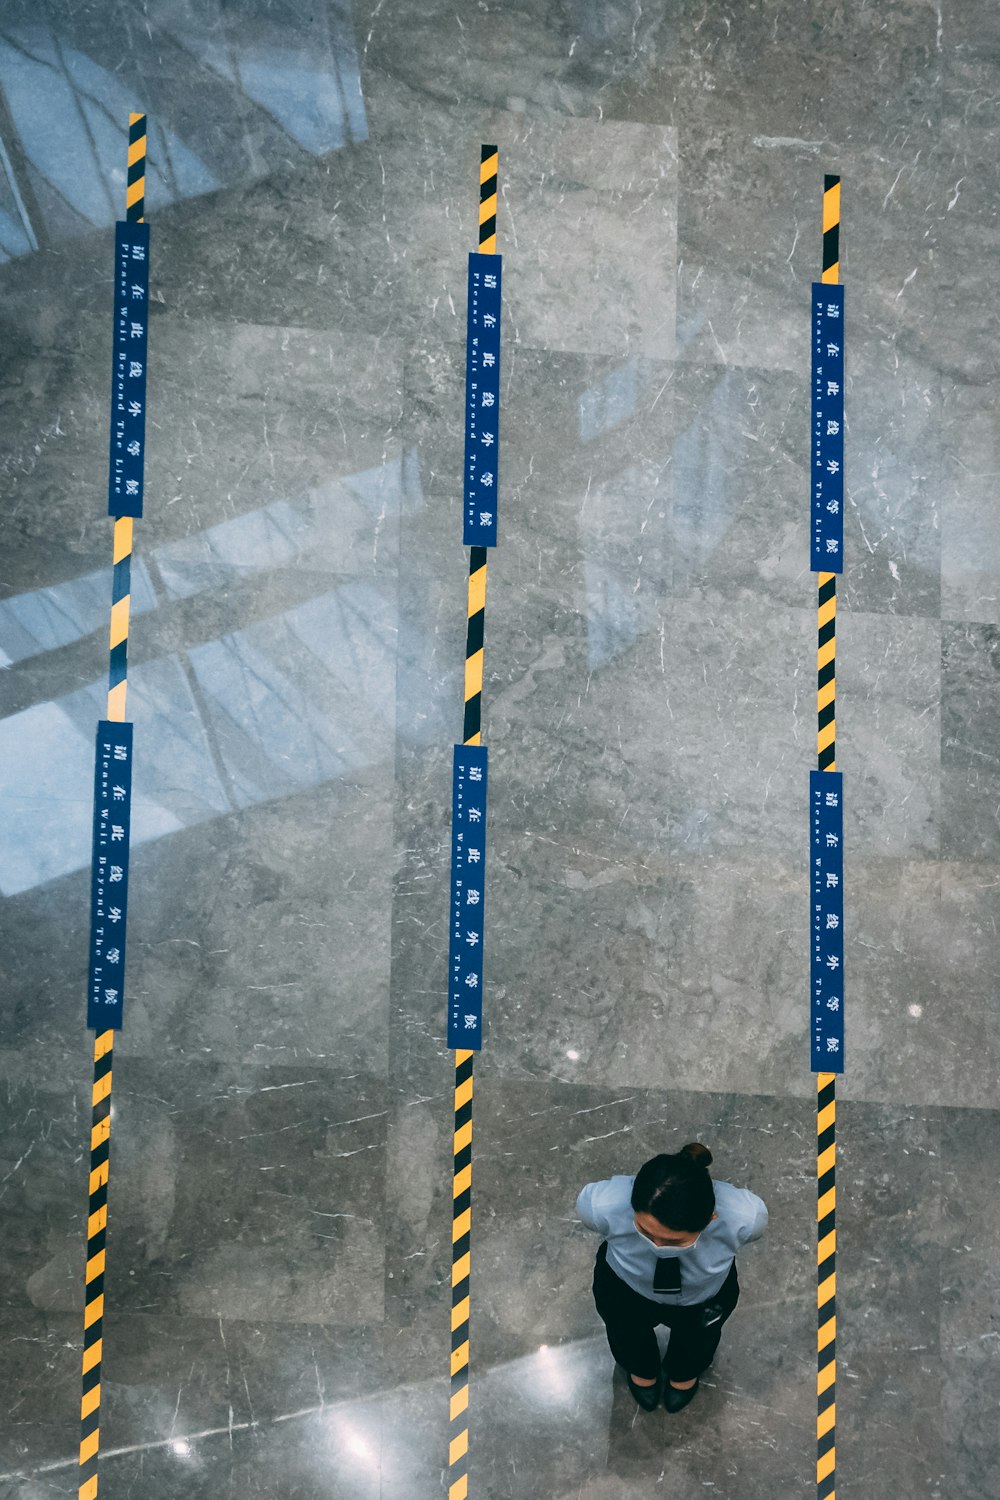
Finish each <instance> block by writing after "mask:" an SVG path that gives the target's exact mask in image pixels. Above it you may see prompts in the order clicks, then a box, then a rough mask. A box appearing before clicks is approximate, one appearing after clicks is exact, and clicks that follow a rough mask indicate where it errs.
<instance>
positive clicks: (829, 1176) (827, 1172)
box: [816, 176, 840, 1500]
mask: <svg viewBox="0 0 1000 1500" xmlns="http://www.w3.org/2000/svg"><path fill="white" fill-rule="evenodd" d="M823 186H824V191H823V280H824V281H825V282H827V283H829V284H831V285H836V284H837V282H838V280H839V278H840V178H839V177H830V176H828V177H826V178H825V179H824V185H823ZM816 629H817V637H816V641H817V644H816V755H817V764H818V768H819V770H821V771H835V770H836V769H837V743H836V739H837V712H836V710H837V575H836V573H819V574H817V609H816ZM816 1089H817V1093H816V1193H817V1203H816V1219H817V1224H816V1236H817V1243H816V1300H817V1334H816V1353H817V1368H816V1402H817V1406H816V1495H817V1500H836V1485H837V1447H836V1442H837V1079H836V1074H834V1073H818V1074H817V1075H816Z"/></svg>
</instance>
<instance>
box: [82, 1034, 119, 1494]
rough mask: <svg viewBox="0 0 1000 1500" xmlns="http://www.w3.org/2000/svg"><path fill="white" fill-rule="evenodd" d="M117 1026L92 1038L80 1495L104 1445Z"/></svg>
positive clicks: (91, 1485) (88, 1488)
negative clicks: (106, 1277)
mask: <svg viewBox="0 0 1000 1500" xmlns="http://www.w3.org/2000/svg"><path fill="white" fill-rule="evenodd" d="M114 1040H115V1034H114V1032H113V1031H104V1032H101V1034H100V1035H99V1036H97V1037H96V1038H95V1039H94V1085H93V1091H92V1096H91V1126H90V1188H89V1196H88V1206H87V1270H86V1278H85V1280H86V1290H85V1294H84V1300H85V1309H84V1315H83V1400H82V1402H81V1405H80V1423H81V1427H80V1489H79V1496H80V1500H95V1497H96V1495H97V1450H98V1447H99V1445H100V1419H101V1358H102V1354H103V1348H104V1259H105V1237H106V1234H107V1224H108V1159H109V1151H110V1137H111V1067H112V1061H113V1057H114Z"/></svg>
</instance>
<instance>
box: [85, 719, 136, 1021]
mask: <svg viewBox="0 0 1000 1500" xmlns="http://www.w3.org/2000/svg"><path fill="white" fill-rule="evenodd" d="M131 806H132V725H131V724H118V723H112V722H111V721H109V720H107V719H102V720H101V721H100V722H99V724H98V726H97V759H96V771H95V775H94V857H93V862H92V866H91V877H90V879H91V897H90V964H89V972H88V984H87V1025H88V1026H89V1027H91V1028H92V1029H93V1030H94V1031H107V1030H108V1029H109V1028H112V1029H114V1030H116V1031H120V1030H121V1025H122V1015H123V1010H124V1004H125V994H124V992H125V918H126V912H127V910H128V845H129V822H130V811H131Z"/></svg>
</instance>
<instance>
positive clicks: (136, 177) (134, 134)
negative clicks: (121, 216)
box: [125, 115, 146, 224]
mask: <svg viewBox="0 0 1000 1500" xmlns="http://www.w3.org/2000/svg"><path fill="white" fill-rule="evenodd" d="M145 213H146V116H145V115H129V117H128V184H127V186H126V188H125V217H126V219H128V220H129V222H130V223H131V222H133V221H134V222H136V223H139V224H141V223H142V220H143V218H144V217H145Z"/></svg>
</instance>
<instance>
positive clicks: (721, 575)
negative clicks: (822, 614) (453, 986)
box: [0, 0, 1000, 1500]
mask: <svg viewBox="0 0 1000 1500" xmlns="http://www.w3.org/2000/svg"><path fill="white" fill-rule="evenodd" d="M998 60H1000V10H998V9H997V7H996V6H995V5H993V4H990V3H988V0H960V3H958V4H946V3H945V0H941V3H940V4H935V3H932V0H887V3H883V4H879V5H873V4H867V5H863V4H860V3H858V4H850V5H845V6H835V7H831V6H829V5H819V4H817V3H815V0H805V3H793V0H760V3H753V4H751V3H746V4H741V5H738V4H729V5H724V4H720V3H716V0H676V3H671V4H670V5H667V4H664V3H661V4H653V5H650V4H646V5H640V4H638V3H633V0H629V3H625V0H600V3H598V0H562V3H556V0H547V3H543V0H539V3H528V0H524V3H522V4H520V5H500V4H489V5H487V4H485V3H480V4H477V5H472V4H467V5H454V4H450V5H445V4H441V3H439V0H420V3H419V4H413V3H406V4H404V3H402V0H370V3H363V4H362V3H359V4H356V5H355V6H354V8H353V11H352V10H351V9H350V6H349V0H337V3H331V0H318V3H317V4H315V5H306V4H305V3H304V0H302V3H301V4H295V3H293V0H269V3H264V0H242V3H240V4H234V5H230V6H227V5H223V4H222V3H221V0H157V4H156V5H152V4H149V5H145V4H131V3H128V4H127V3H125V0H92V3H90V4H87V5H81V4H78V3H76V0H74V3H69V0H31V3H30V4H28V3H24V0H6V3H5V5H4V6H3V12H2V16H0V141H2V143H3V159H2V161H0V169H2V170H0V258H2V261H3V263H2V264H0V317H2V345H0V347H2V350H3V354H2V369H0V405H2V422H0V484H2V491H0V496H2V500H0V503H2V516H3V527H2V543H3V545H2V559H3V561H2V568H0V590H2V600H0V651H2V652H3V654H4V657H5V658H6V660H7V669H6V670H5V671H4V672H2V673H0V694H2V705H0V778H2V785H3V803H2V805H3V814H2V819H0V897H2V916H3V937H2V943H0V953H2V968H3V977H4V980H5V984H4V994H5V996H6V1006H5V1024H4V1027H3V1032H2V1035H0V1070H2V1079H3V1085H4V1107H3V1116H2V1118H3V1130H2V1137H0V1140H2V1144H0V1153H2V1154H0V1197H2V1200H3V1212H4V1233H3V1236H2V1238H0V1268H2V1273H3V1274H2V1285H3V1295H2V1302H3V1307H2V1314H0V1319H2V1330H3V1336H2V1347H3V1364H4V1369H3V1374H4V1379H3V1391H4V1393H5V1397H6V1399H5V1400H4V1401H3V1402H2V1403H0V1406H2V1409H3V1412H4V1415H3V1416H2V1417H0V1495H2V1496H3V1497H4V1500H6V1497H16V1500H47V1497H49V1496H55V1495H66V1494H69V1493H73V1494H75V1493H76V1472H75V1470H76V1455H77V1445H78V1441H79V1422H78V1417H77V1413H78V1411H79V1361H80V1347H81V1343H82V1305H83V1294H82V1272H83V1247H84V1229H85V1211H86V1198H85V1169H86V1158H85V1143H86V1140H87V1131H88V1125H89V1106H88V1101H89V1074H90V1064H89V1035H88V1033H87V1032H86V1030H85V1027H84V974H85V954H86V936H87V931H86V929H87V921H88V911H89V894H88V891H89V885H88V865H89V858H90V831H89V830H90V811H91V809H90V797H91V776H92V763H93V732H94V723H95V721H96V719H97V718H98V717H99V716H100V715H102V714H103V712H104V701H105V700H104V692H105V682H106V669H107V618H108V607H109V600H110V559H111V527H110V523H109V521H108V518H107V515H106V499H105V493H106V466H107V402H108V391H109V379H108V365H109V346H110V332H111V329H110V282H111V259H112V245H113V229H112V223H113V220H114V219H115V218H116V217H118V216H119V215H120V214H121V213H122V204H123V193H124V186H123V183H124V160H125V154H124V153H125V147H124V127H125V125H126V123H127V116H128V111H129V109H130V108H144V109H146V110H147V111H148V113H149V116H150V120H151V129H152V132H153V133H152V135H151V162H150V175H149V190H148V195H147V203H148V218H149V222H150V224H151V226H152V228H151V233H152V246H153V249H152V287H153V296H154V299H155V301H154V308H153V315H152V318H151V337H150V368H151V384H150V419H151V425H150V428H149V446H148V460H147V468H146V483H147V498H146V515H145V517H144V518H143V519H142V521H141V522H139V523H137V529H136V565H135V572H134V589H133V623H132V632H131V639H130V672H129V718H130V719H132V720H133V721H134V723H135V735H136V802H135V808H134V826H133V854H132V875H131V890H130V912H129V917H130V924H129V941H128V987H127V989H128V999H127V1007H126V1023H125V1031H124V1033H123V1035H122V1037H121V1038H120V1041H119V1044H118V1047H117V1049H116V1057H117V1063H116V1069H115V1090H114V1099H115V1118H114V1126H113V1146H112V1173H111V1198H110V1233H109V1269H108V1280H107V1317H106V1353H105V1361H104V1373H105V1399H104V1414H105V1415H104V1422H103V1424H102V1454H103V1455H104V1458H103V1462H102V1470H101V1473H102V1478H101V1495H102V1497H103V1496H107V1497H108V1500H120V1497H125V1496H131V1495H140V1494H141V1495H143V1496H144V1497H150V1500H160V1497H163V1500H167V1497H170V1500H173V1497H174V1496H176V1495H179V1494H184V1495H185V1496H188V1497H191V1500H197V1497H202V1496H209V1495H211V1496H212V1497H213V1500H214V1497H218V1496H220V1495H221V1496H239V1497H241V1500H244V1497H245V1500H256V1497H260V1500H271V1497H281V1500H284V1497H289V1500H292V1497H302V1500H313V1497H320V1496H323V1497H325V1500H331V1497H335V1496H336V1497H345V1500H346V1497H351V1500H359V1497H361V1500H367V1497H375V1496H381V1497H392V1500H404V1497H405V1500H412V1497H416V1496H434V1495H438V1494H441V1493H443V1492H445V1491H444V1489H443V1485H444V1482H445V1470H444V1466H445V1462H446V1458H447V1391H448V1354H447V1350H448V1296H449V1294H448V1272H449V1253H450V1201H449V1195H450V1178H449V1169H450V1147H451V1133H450V1132H451V1117H450V1107H451V1094H450V1090H451V1083H452V1075H451V1054H450V1053H449V1052H448V1050H447V1047H446V1043H445V1036H444V1020H445V993H444V990H445V985H444V980H445V962H446V937H447V929H446V904H447V891H446V878H447V868H448V840H449V822H450V789H449V783H450V763H451V762H450V756H451V750H450V747H451V745H452V744H453V742H454V741H455V740H456V739H457V738H459V737H460V735H461V722H462V719H461V713H462V706H461V700H462V659H463V647H464V615H465V571H466V566H467V560H466V559H467V554H466V553H465V552H464V550H463V548H462V545H461V525H460V509H461V507H460V475H461V462H462V431H461V414H462V380H463V369H464V336H465V335H464V314H465V267H466V254H467V252H468V250H470V249H471V248H473V247H474V242H475V225H476V201H477V180H478V160H479V146H480V143H481V142H483V141H496V142H497V143H498V144H499V147H500V182H501V205H500V214H499V243H498V248H499V249H500V250H501V251H502V253H503V256H504V290H505V299H506V300H505V327H504V355H503V362H504V369H503V393H504V395H503V402H504V405H503V415H502V445H503V458H502V466H501V474H502V492H501V507H502V509H501V522H500V525H501V542H500V547H499V549H498V551H497V553H496V554H495V556H493V557H492V558H491V564H490V573H489V596H488V605H487V630H486V684H485V709H484V726H485V739H486V741H487V742H488V743H489V745H490V750H491V768H490V781H491V800H490V865H489V880H488V911H487V953H486V965H487V969H486V972H487V982H488V994H487V1022H488V1026H487V1039H486V1043H485V1047H484V1050H483V1053H482V1055H481V1059H480V1061H479V1063H478V1065H477V1074H476V1076H477V1087H476V1112H475V1122H476V1123H475V1132H476V1133H475V1175H474V1231H473V1233H474V1250H475V1253H474V1260H473V1266H474V1270H473V1314H472V1350H473V1356H472V1406H471V1411H472V1449H471V1453H472V1458H471V1476H472V1482H471V1489H470V1496H472V1497H475V1500H487V1497H488V1500H494V1497H497V1500H499V1497H511V1500H521V1497H523V1500H535V1497H537V1496H540V1495H546V1496H552V1497H556V1500H571V1497H572V1500H626V1497H629V1500H630V1497H632V1496H640V1495H648V1494H663V1495H667V1494H669V1495H671V1496H674V1497H676V1500H694V1497H696V1496H698V1497H701V1496H703V1495H705V1494H707V1493H711V1494H712V1495H714V1496H716V1497H718V1500H758V1497H759V1500H765V1497H767V1500H773V1497H775V1496H780V1497H785V1496H792V1495H808V1494H810V1493H812V1487H813V1473H814V1470H813V1465H814V1455H815V1439H814V1430H815V1425H814V1424H815V1416H814V1413H815V1397H814V1394H813V1392H814V1388H815V1387H814V1381H815V1374H814V1371H815V1318H816V1314H815V1306H816V1300H815V1298H816V1291H815V1247H814V1237H815V1229H814V1218H815V1158H814V1138H815V1137H814V1127H815V1111H814V1080H813V1076H812V1074H811V1073H810V1071H809V1059H808V1037H807V999H806V996H807V975H808V970H807V961H808V931H807V909H806V908H807V882H806V873H807V852H808V849H807V817H806V813H807V796H808V777H809V771H810V769H811V768H812V767H814V766H815V689H814V683H815V677H814V672H815V576H814V575H813V574H811V573H810V572H809V557H808V546H807V543H808V502H807V495H808V491H807V475H806V468H805V464H806V429H807V417H808V411H807V402H808V357H809V345H808V315H809V286H810V282H811V281H812V280H813V279H814V278H816V277H817V276H818V271H819V264H820V261H819V251H820V244H819V240H820V199H821V192H822V183H823V173H824V171H834V172H839V173H840V174H842V177H843V182H844V189H843V203H844V235H843V246H844V254H843V264H842V270H843V279H844V282H845V284H846V288H847V292H846V295H847V307H848V319H849V348H848V356H849V384H848V413H849V435H848V450H847V451H848V479H849V499H848V507H847V515H846V537H847V566H846V572H845V575H844V577H843V580H842V582H841V585H840V590H839V604H838V609H839V623H838V640H839V646H838V665H839V676H838V685H839V686H838V699H837V705H838V725H839V735H838V751H839V753H838V768H839V769H840V770H841V771H843V773H844V777H845V793H846V824H845V834H846V836H845V843H846V850H847V854H846V861H845V868H846V887H845V896H846V923H845V927H846V942H847V975H848V982H847V1038H848V1061H847V1071H846V1074H845V1076H844V1078H843V1080H842V1083H841V1085H840V1088H839V1091H838V1093H839V1099H840V1107H839V1112H838V1125H839V1142H840V1152H839V1159H838V1182H839V1189H840V1190H839V1203H838V1206H839V1212H838V1240H839V1244H838V1251H839V1255H838V1271H839V1276H838V1315H839V1316H838V1324H839V1326H838V1348H839V1351H840V1364H839V1380H838V1396H839V1399H838V1418H839V1420H838V1439H839V1440H838V1458H839V1462H838V1486H837V1491H838V1496H839V1500H861V1497H865V1500H868V1497H870V1496H872V1495H874V1494H876V1493H877V1494H893V1495H895V1494H915V1495H922V1496H928V1497H931V1500H934V1497H938V1496H940V1497H948V1500H986V1497H991V1500H995V1496H996V1494H997V1490H998V1478H997V1475H998V1468H1000V1442H998V1437H997V1433H998V1430H1000V1405H998V1394H997V1393H998V1390H1000V1379H998V1376H1000V1323H998V1319H997V1306H998V1293H1000V1251H998V1248H997V1246H998V1240H1000V1219H998V1208H997V1204H998V1202H1000V1198H998V1194H997V1184H998V1177H997V1162H998V1160H1000V1088H998V1051H1000V1049H998V1044H997V1031H998V1024H1000V981H998V973H997V959H996V951H997V916H998V911H1000V869H998V866H1000V749H998V746H1000V697H998V680H997V676H998V667H1000V587H998V583H1000V519H998V517H1000V511H998V508H997V504H996V479H997V474H998V472H1000V438H998V426H997V416H996V407H997V397H998V367H997V354H996V350H997V346H998V335H1000V316H998V308H1000V302H998V300H997V297H996V293H995V273H994V268H995V261H996V236H997V207H996V205H997V202H998V188H1000V164H998V163H1000V153H998V150H997V147H998V144H1000V129H998V124H997V118H996V108H995V105H996V98H997V94H998V83H1000V78H998V66H1000V64H998ZM690 1139H701V1140H704V1141H706V1142H707V1143H708V1144H709V1145H710V1146H711V1148H712V1150H713V1152H714V1154H715V1158H716V1160H715V1166H714V1169H713V1170H714V1172H715V1175H717V1176H718V1177H720V1178H723V1179H725V1180H729V1181H733V1182H735V1183H737V1184H739V1185H744V1186H748V1187H751V1188H752V1189H753V1190H754V1191H755V1192H757V1193H759V1194H760V1196H761V1197H763V1199H764V1200H765V1202H766V1203H767V1204H768V1206H769V1209H770V1227H769V1230H768V1232H767V1234H766V1236H765V1237H764V1239H763V1240H761V1241H760V1242H759V1243H757V1244H754V1245H752V1246H749V1247H748V1248H747V1250H746V1251H745V1252H744V1253H743V1255H742V1256H741V1259H740V1273H741V1280H742V1285H743V1297H742V1301H741V1304H740V1309H739V1313H738V1315H737V1316H736V1317H735V1318H734V1319H733V1321H732V1323H731V1324H729V1325H728V1327H727V1330H726V1333H725V1336H724V1339H723V1343H722V1346H721V1348H720V1351H719V1355H718V1357H717V1359H716V1362H715V1364H714V1366H713V1367H712V1369H711V1371H710V1372H709V1375H708V1377H707V1379H706V1380H705V1382H704V1384H703V1389H702V1391H701V1393H700V1394H699V1397H698V1399H697V1401H696V1402H694V1403H693V1404H692V1405H691V1406H690V1407H689V1408H687V1409H686V1410H685V1411H684V1412H683V1413H681V1414H679V1415H678V1416H676V1417H669V1416H667V1415H666V1413H665V1412H663V1411H660V1412H657V1413H655V1414H653V1415H652V1416H646V1415H645V1414H642V1413H639V1412H638V1411H637V1408H636V1407H635V1405H634V1403H633V1402H632V1400H631V1398H630V1397H629V1395H628V1392H627V1390H626V1389H625V1388H624V1386H623V1385H622V1383H621V1376H620V1374H616V1373H615V1372H614V1367H613V1365H612V1361H611V1357H610V1354H609V1353H608V1350H607V1346H606V1344H605V1342H604V1339H603V1331H602V1328H601V1325H600V1323H599V1321H598V1319H597V1316H596V1313H595V1312H594V1309H593V1305H592V1302H591V1298H590V1293H589V1282H590V1266H591V1260H592V1256H593V1252H594V1248H595V1245H594V1242H593V1241H592V1239H591V1237H590V1236H589V1235H588V1234H587V1233H586V1232H585V1231H584V1229H583V1227H582V1226H581V1225H580V1224H579V1223H577V1222H575V1219H574V1201H575V1197H576V1193H577V1191H578V1189H579V1187H580V1185H581V1184H582V1183H583V1182H586V1181H588V1180H593V1179H594V1178H597V1177H603V1176H607V1175H610V1174H611V1173H614V1172H619V1171H626V1172H627V1171H634V1170H635V1169H636V1167H637V1166H638V1165H639V1164H640V1163H641V1162H642V1161H643V1160H645V1158H646V1157H647V1156H649V1155H652V1154H654V1153H655V1152H656V1151H658V1150H661V1149H674V1148H676V1147H677V1146H678V1145H680V1144H682V1143H683V1142H684V1141H686V1140H690ZM661 1485H662V1487H663V1488H662V1489H660V1488H659V1486H661Z"/></svg>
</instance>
